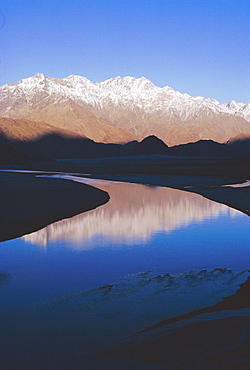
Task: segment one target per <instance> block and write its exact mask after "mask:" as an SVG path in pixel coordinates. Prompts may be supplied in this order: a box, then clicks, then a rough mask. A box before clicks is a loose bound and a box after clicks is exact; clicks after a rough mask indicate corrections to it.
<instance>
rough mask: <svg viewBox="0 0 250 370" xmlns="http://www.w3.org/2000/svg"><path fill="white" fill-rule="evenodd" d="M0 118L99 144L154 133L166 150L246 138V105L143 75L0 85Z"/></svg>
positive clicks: (40, 78) (249, 131)
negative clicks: (180, 89)
mask: <svg viewBox="0 0 250 370" xmlns="http://www.w3.org/2000/svg"><path fill="white" fill-rule="evenodd" d="M0 116H2V117H9V118H25V119H30V120H33V121H43V122H46V123H48V124H51V125H54V126H56V127H59V128H63V129H65V128H66V129H68V130H71V131H75V132H77V133H78V134H80V135H83V136H87V137H89V138H91V139H93V140H95V141H102V142H126V141H128V140H132V139H140V140H141V139H143V138H144V137H146V136H148V135H156V136H158V137H159V138H160V139H162V140H164V141H165V143H166V144H168V145H170V146H171V145H176V144H181V143H186V142H190V141H197V140H200V139H212V140H215V141H218V142H225V141H227V140H229V139H230V138H232V137H234V136H237V135H239V134H246V135H250V123H249V122H248V121H249V120H250V104H244V103H236V102H234V101H231V102H230V103H228V104H220V103H219V102H218V101H216V100H214V99H206V98H204V97H201V96H198V97H192V96H190V95H188V94H182V93H180V92H178V91H175V90H174V89H172V88H171V87H168V86H166V87H163V88H160V87H157V86H155V85H154V84H153V83H152V82H151V81H149V80H147V79H146V78H145V77H141V78H134V77H115V78H112V79H109V80H106V81H103V82H100V83H93V82H91V81H89V80H88V79H86V78H84V77H81V76H75V75H71V76H69V77H67V78H63V79H58V78H48V77H46V76H45V75H44V74H41V73H38V74H36V75H35V76H33V77H29V78H27V79H24V80H21V81H19V82H17V83H15V84H8V85H4V86H2V87H0Z"/></svg>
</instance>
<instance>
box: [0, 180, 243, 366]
mask: <svg viewBox="0 0 250 370" xmlns="http://www.w3.org/2000/svg"><path fill="white" fill-rule="evenodd" d="M82 181H87V182H89V181H92V183H93V185H94V186H96V187H99V188H101V189H103V190H106V191H108V193H109V194H110V198H111V199H110V201H109V202H108V203H107V204H106V205H104V206H101V207H99V208H97V209H96V210H92V211H89V212H86V213H83V214H81V215H78V216H75V217H73V218H71V219H65V220H62V221H60V222H57V223H55V224H52V225H49V226H48V227H46V228H44V229H42V230H39V231H37V232H35V233H32V234H29V235H26V236H23V237H22V238H18V239H14V240H11V241H7V242H3V243H1V248H0V263H1V267H0V295H1V308H0V313H1V324H2V325H1V326H2V328H1V329H2V330H1V334H0V335H1V347H2V348H1V366H0V368H3V369H22V368H24V369H29V368H34V369H35V368H36V369H37V368H41V369H55V368H56V369H64V368H65V369H118V368H119V369H161V368H162V367H161V366H153V365H143V364H140V363H137V362H135V361H119V360H113V359H100V358H98V357H97V356H96V353H97V352H98V351H99V350H101V349H103V348H105V347H106V346H107V345H109V344H112V343H115V342H116V341H117V340H120V339H125V338H127V337H129V336H130V335H132V334H134V333H135V332H137V331H139V330H141V329H144V328H145V327H148V326H150V325H153V324H154V323H157V322H159V321H161V320H164V319H167V318H169V317H173V316H176V315H179V314H183V313H187V312H190V311H192V310H194V309H199V308H202V307H206V306H210V305H213V304H215V303H216V302H218V301H219V300H221V299H222V297H225V296H228V295H231V294H234V293H235V291H236V290H237V289H238V286H239V284H241V283H243V282H244V281H246V279H247V277H248V276H249V273H248V269H249V266H250V252H249V238H248V235H249V226H250V219H249V217H247V216H246V215H244V214H242V213H240V212H237V211H235V210H232V209H230V208H228V207H226V206H224V205H221V204H218V203H214V202H211V201H209V200H207V199H205V198H203V197H201V196H199V195H196V194H192V193H188V192H182V191H179V190H174V189H168V188H160V187H151V186H144V185H136V184H126V183H118V182H108V181H101V180H87V179H85V180H82ZM38 212H39V210H38Z"/></svg>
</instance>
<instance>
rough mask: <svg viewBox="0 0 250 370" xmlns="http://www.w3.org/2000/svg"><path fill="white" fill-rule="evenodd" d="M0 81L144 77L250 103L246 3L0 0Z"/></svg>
mask: <svg viewBox="0 0 250 370" xmlns="http://www.w3.org/2000/svg"><path fill="white" fill-rule="evenodd" d="M0 11H1V13H0V50H1V51H0V85H3V84H5V83H13V82H16V81H19V80H20V79H22V78H26V77H29V76H32V75H34V74H36V73H37V72H41V73H45V75H47V76H48V77H59V78H63V77H67V76H69V75H70V74H77V75H81V76H84V77H86V78H88V79H90V80H91V81H93V82H99V81H103V80H106V79H108V78H111V77H116V76H118V75H119V76H134V77H141V76H145V77H146V78H148V79H150V80H151V81H152V82H153V83H154V84H155V85H157V86H161V87H163V86H166V85H168V86H171V87H173V88H174V89H175V90H178V91H180V92H182V93H184V92H185V93H188V94H190V95H194V96H196V95H202V96H205V97H210V98H214V99H217V100H219V101H220V102H221V103H224V102H228V101H230V100H231V99H233V100H236V101H244V102H245V103H249V102H250V60H249V59H250V22H249V19H250V1H249V0H228V1H225V0H133V1H132V0H88V1H85V0H57V1H56V0H7V1H6V0H0Z"/></svg>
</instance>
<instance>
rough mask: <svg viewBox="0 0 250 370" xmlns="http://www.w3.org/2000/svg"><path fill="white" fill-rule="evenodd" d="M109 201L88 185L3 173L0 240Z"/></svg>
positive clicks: (36, 228)
mask: <svg viewBox="0 0 250 370" xmlns="http://www.w3.org/2000/svg"><path fill="white" fill-rule="evenodd" d="M108 200H109V195H108V193H106V192H104V191H102V190H99V189H97V188H94V187H92V186H89V185H86V184H80V183H76V182H73V181H68V180H61V179H48V178H38V177H35V175H34V174H27V173H26V174H22V173H8V172H0V202H1V223H0V241H4V240H9V239H13V238H16V237H19V236H22V235H24V234H28V233H31V232H33V231H36V230H38V229H41V228H43V227H45V226H47V225H48V224H50V223H53V222H56V221H59V220H61V219H63V218H68V217H72V216H75V215H76V214H78V213H82V212H85V211H88V210H90V209H93V208H96V207H98V206H100V205H102V204H105V203H106V202H108Z"/></svg>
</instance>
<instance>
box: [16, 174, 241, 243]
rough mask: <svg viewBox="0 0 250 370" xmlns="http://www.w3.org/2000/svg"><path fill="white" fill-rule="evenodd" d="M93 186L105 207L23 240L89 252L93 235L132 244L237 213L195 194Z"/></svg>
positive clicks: (117, 185)
mask: <svg viewBox="0 0 250 370" xmlns="http://www.w3.org/2000/svg"><path fill="white" fill-rule="evenodd" d="M94 185H95V186H97V187H99V188H101V189H103V190H105V191H107V192H108V193H109V195H110V201H109V202H108V203H107V204H105V205H103V206H101V207H98V208H97V209H94V210H91V211H88V212H86V213H82V214H80V215H77V216H75V217H73V218H70V219H64V220H62V221H59V222H56V223H54V224H51V225H49V226H47V227H45V228H44V229H42V230H39V231H37V232H35V233H32V234H29V235H26V236H24V237H23V238H24V239H25V240H26V241H29V242H31V243H36V244H39V245H41V246H46V245H47V244H48V243H49V242H50V241H56V240H67V243H68V244H69V247H71V248H75V249H91V248H94V245H92V244H91V242H90V241H91V238H92V237H94V236H97V235H98V236H101V237H109V238H112V240H113V241H114V242H117V243H129V244H133V243H138V242H140V241H146V240H148V239H149V238H150V237H151V236H152V235H153V234H154V233H156V232H160V231H165V232H171V231H172V230H174V229H177V228H180V227H183V226H186V225H190V224H191V223H193V222H200V221H203V220H205V219H209V218H216V217H217V216H218V215H219V214H222V213H227V212H232V214H236V213H237V212H236V211H234V210H231V209H229V208H228V207H227V206H224V205H222V204H219V203H214V202H211V201H209V200H207V199H205V198H203V197H201V196H199V195H197V194H192V193H189V192H184V191H180V190H176V189H170V188H164V187H151V186H146V185H138V184H130V183H118V182H108V181H99V180H98V182H96V181H95V183H94ZM103 246H105V243H103Z"/></svg>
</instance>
